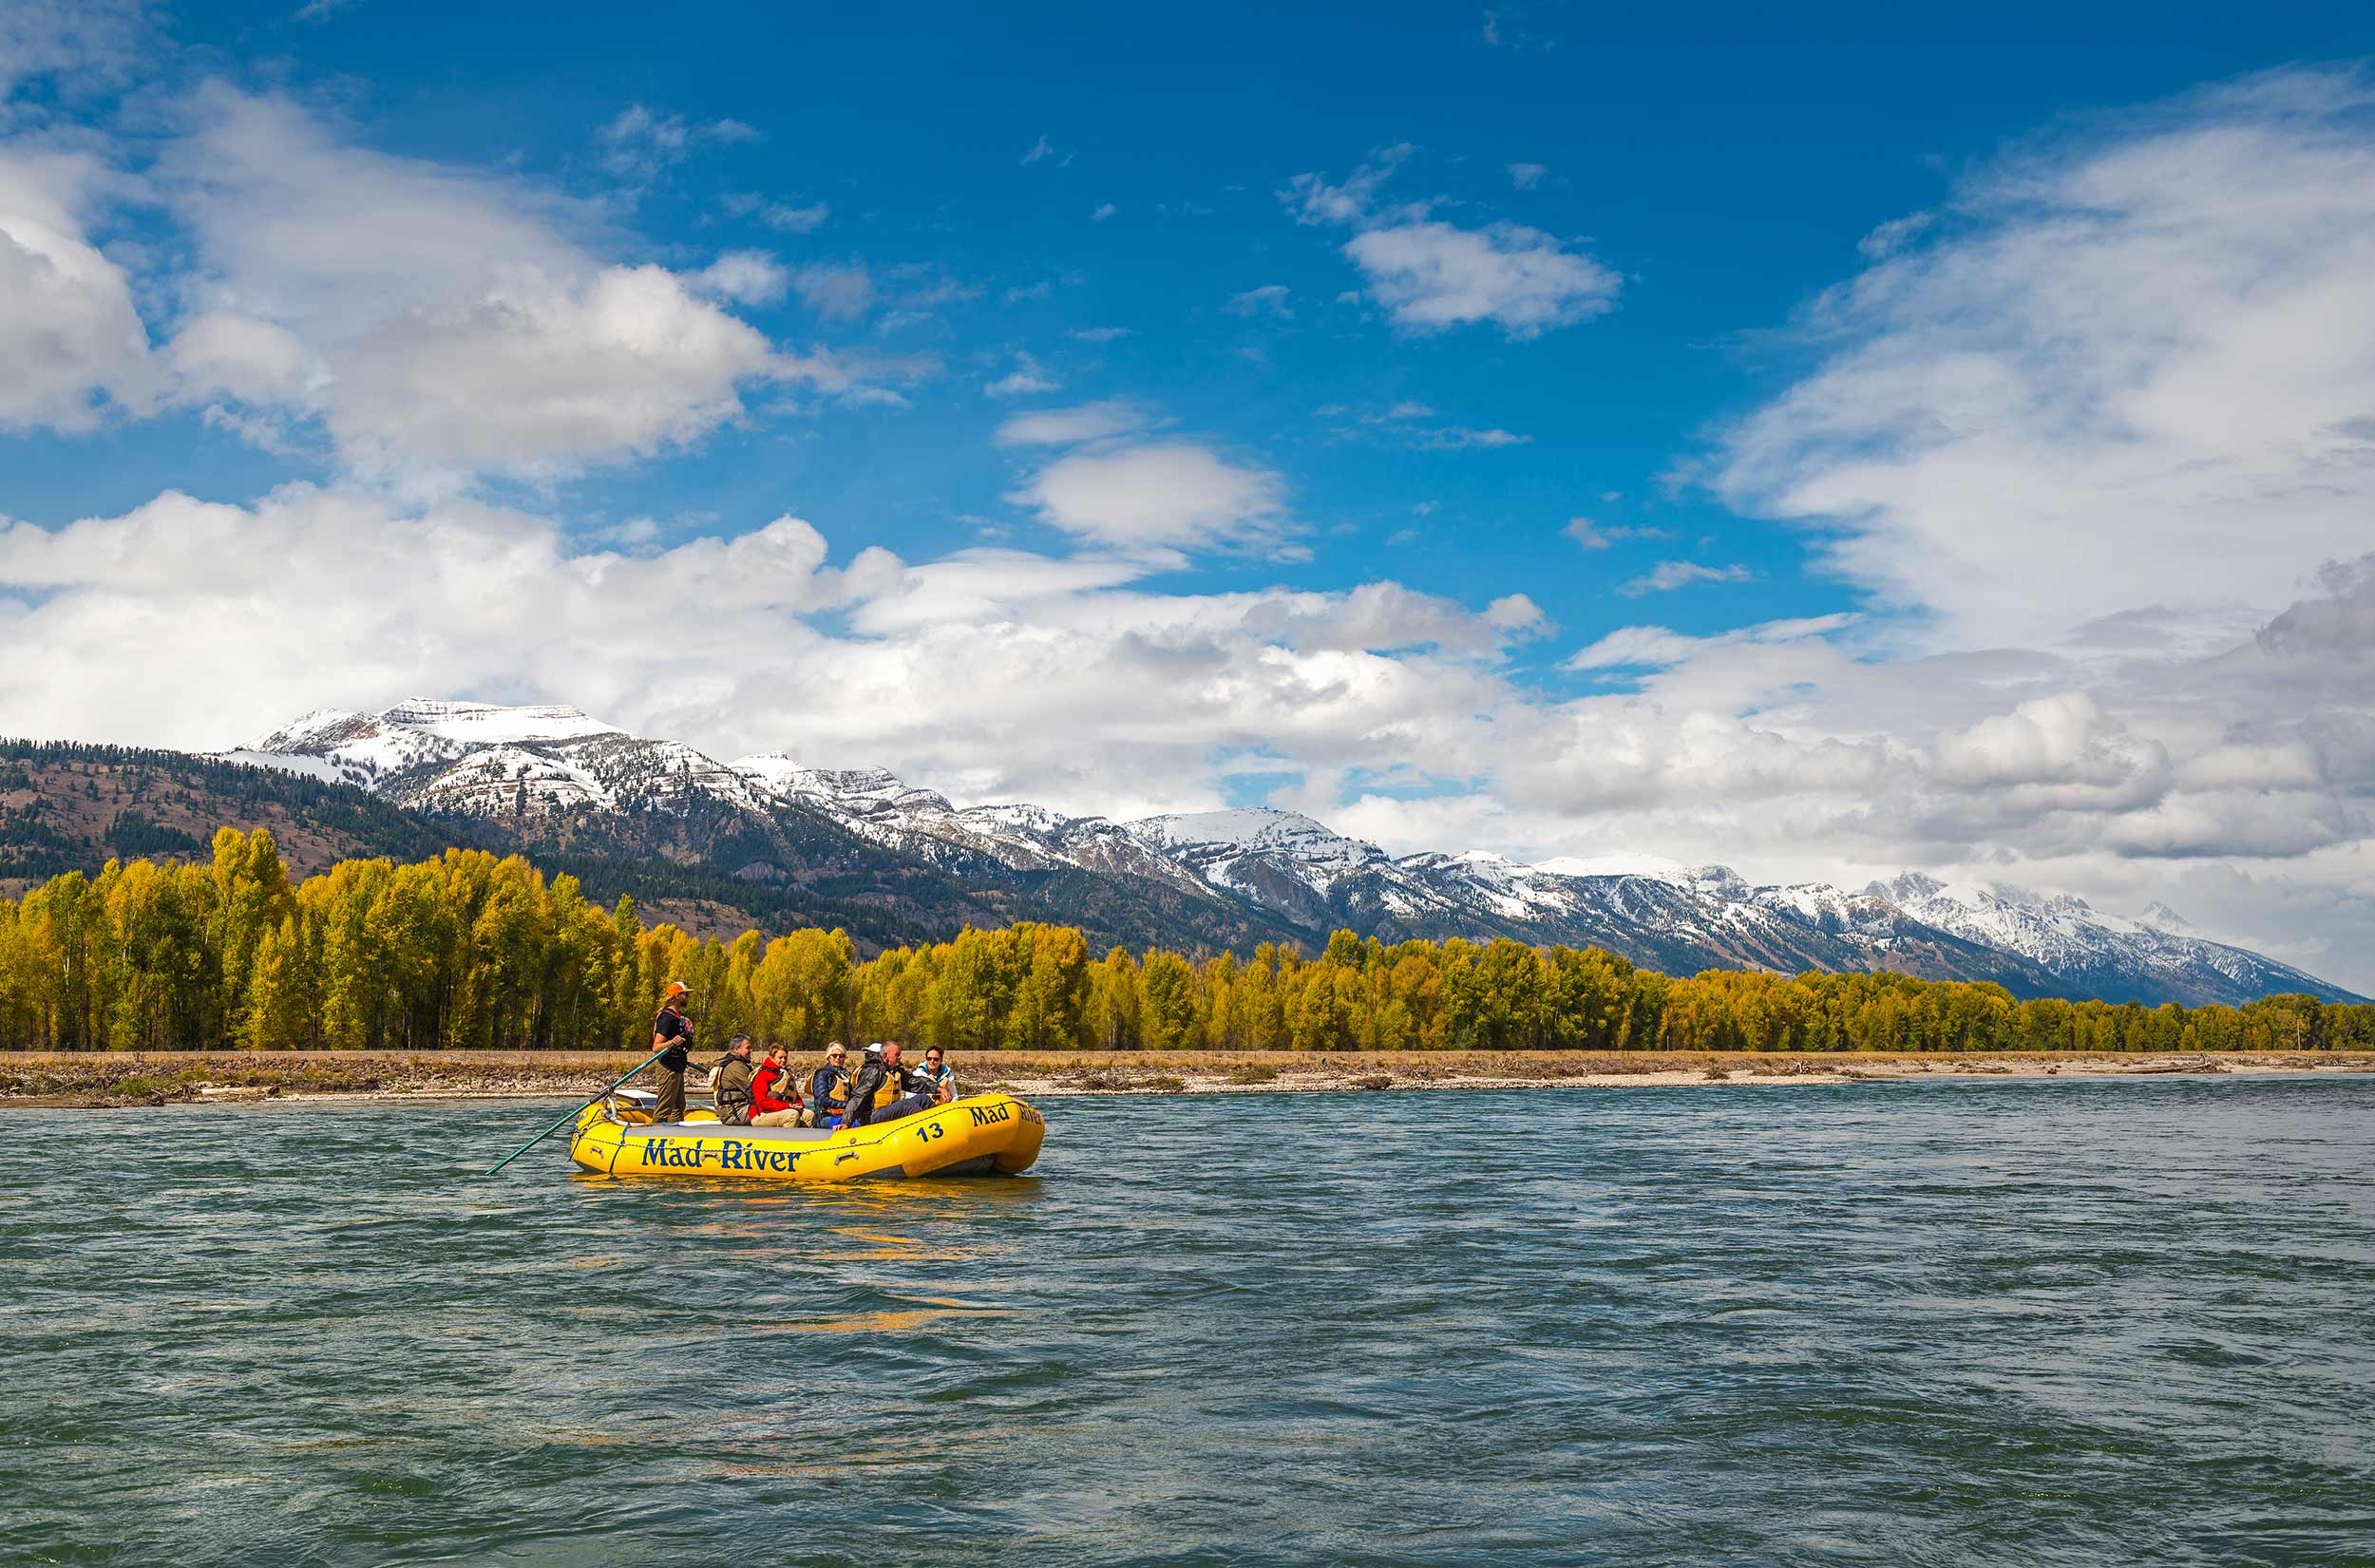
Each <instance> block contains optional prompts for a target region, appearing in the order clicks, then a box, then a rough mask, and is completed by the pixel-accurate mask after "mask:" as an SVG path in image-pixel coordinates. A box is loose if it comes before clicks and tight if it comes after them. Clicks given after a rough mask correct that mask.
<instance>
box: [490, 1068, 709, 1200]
mask: <svg viewBox="0 0 2375 1568" xmlns="http://www.w3.org/2000/svg"><path fill="white" fill-rule="evenodd" d="M669 1050H670V1047H669V1046H662V1047H660V1048H659V1049H657V1050H656V1051H654V1052H652V1054H651V1055H649V1056H646V1057H645V1058H643V1060H642V1061H640V1062H637V1064H636V1065H635V1066H634V1067H630V1068H629V1069H628V1070H627V1071H625V1072H622V1073H620V1074H619V1075H618V1077H616V1078H614V1079H612V1080H611V1081H610V1082H609V1083H608V1084H606V1085H604V1086H603V1087H602V1094H608V1093H609V1092H610V1091H611V1090H612V1089H615V1088H617V1087H618V1086H619V1085H621V1084H623V1083H625V1082H626V1081H627V1080H628V1079H630V1078H632V1077H634V1076H635V1075H636V1074H637V1073H638V1072H641V1071H642V1070H643V1069H644V1068H645V1067H650V1066H651V1065H652V1064H653V1063H655V1062H656V1061H658V1060H659V1059H660V1058H661V1057H663V1056H665V1055H667V1054H668V1052H669ZM602 1094H598V1095H596V1096H595V1097H594V1098H593V1099H592V1100H588V1101H587V1102H586V1103H585V1105H595V1104H597V1103H598V1102H599V1101H600V1099H601V1098H602ZM585 1105H573V1106H571V1107H570V1108H569V1109H568V1110H565V1111H563V1112H561V1120H560V1121H558V1122H555V1123H554V1124H552V1125H551V1126H549V1127H546V1128H545V1129H544V1130H543V1131H542V1132H540V1133H538V1134H537V1135H536V1136H535V1137H533V1138H531V1139H529V1140H528V1141H527V1142H526V1143H523V1144H521V1145H520V1146H519V1147H518V1148H516V1149H513V1150H512V1151H511V1152H510V1153H509V1154H506V1155H504V1157H503V1158H502V1159H501V1160H498V1161H496V1162H494V1163H493V1164H491V1165H489V1166H487V1167H486V1174H487V1175H489V1176H492V1175H494V1174H495V1173H496V1172H497V1171H499V1170H501V1169H503V1168H504V1166H505V1165H508V1164H510V1163H511V1162H513V1161H514V1160H517V1159H519V1158H520V1156H522V1155H523V1154H525V1153H527V1152H528V1150H530V1149H532V1148H534V1147H536V1145H537V1144H539V1143H542V1142H543V1141H544V1140H545V1139H547V1138H550V1137H551V1136H552V1135H553V1134H555V1133H557V1132H559V1131H560V1130H561V1128H562V1127H564V1126H566V1125H568V1124H569V1123H570V1122H572V1121H574V1120H576V1118H577V1114H578V1112H580V1111H581V1110H583V1109H585Z"/></svg>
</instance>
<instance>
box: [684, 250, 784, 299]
mask: <svg viewBox="0 0 2375 1568" xmlns="http://www.w3.org/2000/svg"><path fill="white" fill-rule="evenodd" d="M693 285H694V287H696V288H698V289H699V290H700V291H701V292H702V293H709V294H715V295H716V296H717V297H718V298H720V299H731V300H733V301H735V302H736V303H738V304H743V305H772V304H773V303H775V301H777V300H779V299H781V298H783V297H784V293H785V292H786V291H787V290H788V289H789V288H790V287H791V274H790V273H788V272H787V271H786V270H785V268H784V264H783V263H782V262H780V261H778V260H776V259H775V258H774V257H773V256H771V255H768V254H767V253H766V252H765V251H728V252H727V253H726V254H725V255H721V256H719V257H718V258H717V259H716V260H715V261H712V262H711V263H710V264H709V265H708V266H706V267H704V268H702V269H701V270H700V271H699V272H697V273H695V274H693Z"/></svg>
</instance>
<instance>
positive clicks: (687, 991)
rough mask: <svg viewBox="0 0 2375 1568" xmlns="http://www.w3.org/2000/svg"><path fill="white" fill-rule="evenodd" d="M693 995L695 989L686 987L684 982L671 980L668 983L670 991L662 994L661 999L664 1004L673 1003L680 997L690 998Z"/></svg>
mask: <svg viewBox="0 0 2375 1568" xmlns="http://www.w3.org/2000/svg"><path fill="white" fill-rule="evenodd" d="M692 994H693V988H692V987H691V986H688V985H686V984H685V983H684V982H683V981H682V980H671V981H669V982H668V989H667V990H666V991H664V992H660V997H659V999H660V1000H661V1001H663V1002H667V1001H673V1000H675V998H676V997H679V996H690V995H692Z"/></svg>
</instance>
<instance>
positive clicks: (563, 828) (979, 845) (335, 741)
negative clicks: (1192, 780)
mask: <svg viewBox="0 0 2375 1568" xmlns="http://www.w3.org/2000/svg"><path fill="white" fill-rule="evenodd" d="M222 755H224V756H226V757H228V758H232V759H236V760H238V761H242V762H248V763H251V764H254V765H260V766H266V767H276V768H281V769H284V770H287V771H292V772H300V773H308V774H311V775H314V776H315V777H322V778H330V779H335V780H337V781H339V782H344V783H349V784H353V785H355V786H356V787H359V788H363V789H366V790H369V791H371V793H373V794H376V795H379V796H381V797H383V798H386V799H390V800H392V801H394V802H396V803H399V804H402V805H404V806H406V807H407V808H408V809H411V810H414V811H418V812H422V813H425V814H428V815H430V816H432V817H437V818H443V819H448V820H460V821H476V822H487V823H504V824H507V825H506V827H505V831H507V832H509V833H511V834H513V835H514V836H517V837H519V838H521V839H523V841H526V842H528V843H530V844H543V843H546V842H548V841H549V842H550V843H552V844H553V845H555V846H557V847H561V848H564V849H565V848H567V847H569V846H570V845H571V844H572V843H573V842H578V841H592V842H602V843H610V842H617V843H620V844H623V843H626V842H630V841H653V842H657V843H659V844H661V845H663V846H669V845H674V846H675V850H676V852H677V853H679V854H692V853H693V850H692V849H691V848H690V847H689V846H690V845H691V842H692V841H693V840H694V839H697V838H699V837H700V834H699V833H698V832H694V831H693V830H692V828H691V824H693V823H694V822H707V823H709V828H708V829H706V830H705V831H709V832H710V834H711V837H710V839H709V840H707V842H710V843H712V845H719V844H722V845H723V848H724V852H725V858H726V859H732V858H733V856H735V855H737V854H747V856H748V859H747V860H743V861H742V862H741V863H739V864H736V865H733V866H731V867H726V868H725V869H728V870H729V871H730V872H731V875H733V876H736V877H738V878H746V879H756V880H765V879H767V878H769V877H770V876H772V875H776V874H779V873H780V872H781V863H780V862H781V860H782V859H783V857H784V855H785V853H786V851H785V850H784V848H783V845H782V842H781V841H783V840H784V839H785V837H786V836H787V835H788V834H794V833H795V830H798V831H804V832H806V833H807V834H809V835H811V836H813V835H817V834H821V833H823V832H824V831H825V830H826V828H827V827H829V828H830V829H831V830H833V831H834V832H837V833H838V834H840V835H844V836H845V837H846V839H847V840H848V841H851V842H852V843H855V844H863V845H868V846H871V847H872V848H873V849H874V850H877V851H880V852H882V853H883V854H884V855H886V856H890V857H895V858H897V860H898V862H899V863H901V864H902V865H903V864H911V865H913V866H915V867H918V868H921V875H924V876H926V877H937V878H943V879H945V881H946V882H947V883H948V885H949V886H950V888H951V889H952V890H953V891H952V893H951V895H950V896H951V897H959V898H961V899H964V900H966V901H970V900H971V899H973V898H974V897H986V896H991V895H995V896H996V897H999V898H1003V899H1004V900H1005V901H1006V902H1007V903H1008V904H1010V905H1011V904H1013V903H1014V902H1016V900H1020V901H1022V902H1025V903H1030V904H1047V903H1049V902H1050V901H1051V900H1052V905H1053V907H1054V911H1055V913H1056V915H1057V916H1058V917H1060V916H1062V915H1063V914H1064V912H1065V911H1066V910H1067V909H1068V908H1072V907H1077V906H1083V905H1102V906H1104V907H1105V908H1106V909H1107V911H1108V915H1107V919H1108V922H1109V929H1111V930H1112V932H1113V933H1115V934H1116V935H1119V934H1121V933H1124V932H1135V931H1138V930H1140V929H1141V928H1142V927H1143V926H1144V925H1145V923H1146V922H1148V921H1159V922H1160V923H1162V924H1165V925H1167V926H1168V925H1175V924H1177V923H1178V922H1180V921H1183V920H1184V921H1186V922H1187V923H1188V925H1189V926H1190V927H1194V928H1198V929H1207V928H1208V929H1210V930H1212V931H1214V932H1216V933H1217V932H1219V931H1221V930H1224V929H1234V930H1238V931H1239V932H1240V934H1241V935H1248V934H1251V933H1253V932H1262V931H1266V932H1267V933H1268V934H1269V935H1270V936H1271V937H1273V938H1278V937H1285V938H1287V939H1295V940H1300V941H1303V942H1316V941H1320V940H1324V938H1325V935H1326V933H1327V932H1328V931H1330V930H1333V929H1337V928H1339V927H1344V928H1349V929H1351V930H1354V931H1356V932H1359V933H1360V934H1361V935H1364V936H1366V935H1376V936H1378V937H1380V938H1382V939H1386V940H1397V939H1401V938H1403V937H1416V936H1427V937H1441V936H1449V935H1460V936H1468V937H1471V938H1474V939H1479V940H1482V939H1490V938H1492V937H1495V936H1511V937H1514V938H1516V939H1520V940H1526V941H1530V942H1566V943H1568V944H1570V945H1577V946H1583V945H1594V946H1600V947H1604V948H1606V949H1608V950H1609V951H1611V952H1616V953H1621V954H1625V956H1627V957H1630V958H1632V959H1634V960H1635V961H1636V962H1641V963H1646V964H1652V965H1654V966H1655V967H1659V968H1662V969H1666V970H1669V971H1674V972H1681V973H1688V972H1690V971H1692V970H1695V969H1700V968H1708V967H1738V966H1743V965H1745V966H1752V967H1759V968H1767V969H1775V970H1779V971H1782V972H1785V973H1794V972H1796V971H1797V970H1800V969H1807V968H1815V969H1833V970H1873V969H1899V970H1905V971H1907V972H1909V973H1917V974H1922V975H1925V976H1927V977H1929V978H1936V979H1961V980H1992V981H1995V982H1997V983H1999V984H2002V985H2004V986H2005V987H2006V988H2007V989H2008V990H2010V991H2012V992H2014V993H2015V994H2016V995H2024V996H2027V995H2079V996H2100V997H2103V998H2104V999H2106V1000H2112V1001H2129V1000H2136V1001H2149V1002H2160V1001H2175V1002H2181V1003H2187V1004H2198V1003H2202V1002H2240V1001H2246V1000H2251V999H2252V998H2255V997H2256V996H2258V995H2262V994H2266V993H2268V992H2274V991H2301V992H2308V993H2309V994H2312V995H2317V996H2320V997H2323V998H2325V999H2327V1000H2341V1001H2347V1000H2357V999H2358V998H2357V997H2355V996H2354V994H2353V993H2351V992H2347V991H2346V990H2344V989H2342V988H2340V987H2337V986H2333V985H2330V984H2328V982H2325V981H2322V980H2319V979H2318V978H2316V977H2315V976H2312V975H2309V974H2308V973H2304V972H2302V971H2300V970H2298V969H2295V968H2293V967H2292V966H2290V965H2286V964H2282V963H2280V962H2278V961H2276V960H2274V959H2271V958H2267V957H2265V956H2263V955H2261V954H2255V953H2252V952H2251V951H2250V950H2248V949H2243V948H2238V947H2233V946H2231V945H2228V944H2223V943H2217V942H2213V941H2209V940H2207V939H2206V938H2202V937H2200V936H2197V935H2192V934H2190V933H2189V932H2186V931H2183V930H2180V929H2179V928H2180V927H2181V926H2182V924H2183V922H2182V921H2180V920H2177V919H2176V918H2175V917H2174V916H2171V915H2170V913H2169V912H2168V911H2166V910H2164V909H2159V908H2156V910H2154V911H2151V912H2148V915H2149V916H2155V917H2157V918H2148V919H2146V920H2127V919H2123V918H2121V917H2119V916H2101V915H2099V914H2097V913H2096V912H2095V911H2093V910H2092V909H2091V908H2089V907H2088V906H2087V905H2086V904H2085V902H2084V900H2082V899H2078V898H2075V897H2072V896H2070V895H2066V894H2044V893H2038V892H2035V891H2032V890H2029V889H2024V888H2017V887H2010V886H2008V885H2005V884H1987V885H1985V886H1979V885H1969V884H1953V883H1947V882H1943V881H1940V880H1938V879H1937V878H1930V877H1928V876H1926V875H1925V874H1922V873H1919V872H1909V873H1906V874H1904V875H1902V876H1899V877H1897V878H1891V879H1890V880H1887V881H1879V880H1875V881H1872V882H1871V883H1869V884H1867V885H1866V886H1865V887H1864V888H1863V889H1861V890H1858V891H1849V890H1846V889H1842V888H1839V887H1835V886H1833V885H1831V884H1828V883H1822V882H1809V883H1800V884H1792V885H1782V884H1775V885H1765V886H1759V885H1756V884H1752V883H1750V882H1749V881H1748V880H1747V879H1746V878H1741V877H1740V876H1739V874H1738V873H1737V872H1735V871H1733V870H1732V869H1731V868H1729V867H1726V866H1721V865H1707V866H1700V867H1695V868H1694V867H1684V866H1682V865H1681V864H1680V863H1679V862H1674V861H1669V860H1661V859H1658V858H1655V857H1638V858H1625V860H1617V861H1610V860H1606V859H1602V860H1591V859H1583V860H1579V859H1577V858H1574V857H1562V858H1559V859H1556V860H1549V861H1544V862H1541V863H1538V864H1528V863H1525V862H1520V861H1515V860H1508V859H1506V858H1504V857H1501V856H1498V855H1495V854H1492V853H1491V852H1489V851H1481V850H1470V851H1465V852H1461V853H1445V852H1438V851H1420V852H1417V853H1415V854H1412V855H1406V856H1401V857H1395V856H1391V855H1389V854H1387V853H1386V852H1385V851H1384V850H1383V849H1381V848H1379V847H1378V846H1377V845H1375V844H1370V843H1367V842H1365V841H1360V840H1357V839H1351V838H1347V837H1345V836H1344V835H1341V834H1339V833H1337V832H1335V831H1334V830H1333V829H1331V828H1329V827H1328V826H1327V825H1326V824H1324V823H1322V822H1318V821H1316V820H1315V819H1312V818H1310V817H1307V816H1304V815H1302V814H1301V813H1298V812H1291V811H1284V810H1279V809H1275V808H1270V807H1240V808H1232V809H1226V810H1220V811H1205V812H1182V813H1170V814H1164V815H1158V816H1153V817H1148V818H1142V819H1138V820H1135V821H1132V822H1116V821H1114V820H1112V819H1111V818H1106V817H1101V816H1087V817H1073V816H1070V815H1067V814H1065V813H1062V812H1058V811H1054V810H1053V809H1051V808H1048V807H1044V806H1038V805H1034V804H1030V803H1000V804H978V805H970V806H959V805H957V804H956V803H953V802H952V801H950V800H949V799H948V797H946V796H944V795H942V794H940V793H939V792H937V791H934V790H930V789H924V788H921V787H918V786H914V785H910V784H907V783H905V782H904V781H903V780H902V779H900V778H899V777H898V776H897V775H895V774H893V773H891V772H890V771H889V770H887V769H884V768H880V767H869V768H845V769H832V768H817V767H811V766H808V765H805V764H802V763H800V762H799V761H798V760H797V759H796V758H795V757H794V756H792V755H790V754H789V753H787V752H780V751H779V752H758V753H752V754H750V755H747V756H743V757H740V758H737V759H735V760H734V761H733V762H731V763H720V762H717V761H716V760H714V759H712V758H711V757H709V756H707V755H705V754H703V753H701V752H699V751H697V750H695V749H694V748H693V747H691V746H685V745H683V744H682V743H679V742H675V741H666V740H651V739H646V738H643V737H639V736H636V735H633V734H630V733H629V732H627V731H624V730H621V729H618V728H617V727H613V726H609V725H606V724H604V723H602V722H601V721H599V720H597V719H594V718H592V717H591V716H589V715H587V714H585V713H583V712H582V711H580V709H578V708H570V707H566V706H563V705H539V706H533V707H505V706H503V705H497V704H485V703H466V702H453V701H447V700H444V699H435V698H409V699H407V700H406V701H404V702H401V703H398V704H396V705H394V706H393V707H391V708H387V709H384V710H382V711H381V712H378V713H375V714H373V713H355V712H348V711H345V710H340V709H321V710H317V711H315V712H314V713H310V714H307V715H304V716H303V717H302V718H300V719H298V720H296V721H294V722H293V723H292V724H290V725H288V726H284V727H282V728H280V729H278V730H276V731H274V732H272V733H271V734H269V735H266V736H263V737H260V738H258V739H257V741H256V742H254V743H251V744H250V745H248V746H240V747H237V748H234V749H233V750H231V751H228V752H226V753H222ZM676 824H683V827H684V830H683V831H677V830H675V829H676ZM719 824H730V825H731V828H732V831H731V832H728V833H724V834H720V833H718V832H717V831H716V829H717V828H718V825H719ZM811 847H814V846H813V845H812V846H811ZM707 858H708V859H710V860H712V863H717V864H721V865H722V864H723V862H722V861H721V860H717V859H716V857H715V855H714V854H710V855H709V856H708V857H707ZM860 858H862V857H860ZM868 874H869V875H872V874H880V868H879V867H878V868H876V871H875V872H873V873H868ZM1051 890H1052V891H1051ZM1157 912H1159V914H1158V913H1157ZM1018 917H1019V916H1018ZM1222 945H1226V942H1224V943H1223V944H1222Z"/></svg>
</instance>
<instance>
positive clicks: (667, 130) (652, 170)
mask: <svg viewBox="0 0 2375 1568" xmlns="http://www.w3.org/2000/svg"><path fill="white" fill-rule="evenodd" d="M764 140H765V138H764V137H762V136H761V135H760V134H759V132H758V130H757V128H756V127H754V126H750V125H746V124H744V123H742V122H741V121H739V120H709V121H693V120H687V119H686V118H685V117H684V116H683V115H681V114H659V113H656V111H654V110H652V109H650V108H647V107H646V106H644V105H643V104H628V105H627V106H626V107H625V108H623V109H621V110H619V111H618V115H617V116H616V117H615V118H613V119H612V120H610V121H609V122H608V123H605V124H603V125H602V127H601V128H600V129H599V131H597V132H596V133H595V141H596V142H598V143H599V145H600V146H601V148H602V164H603V166H604V167H605V168H607V169H609V170H610V172H611V173H613V174H615V175H618V176H620V177H621V178H624V179H633V180H637V181H638V182H643V183H649V182H650V181H651V180H653V179H656V178H657V177H658V175H659V174H660V172H661V171H662V170H664V169H666V168H668V167H669V166H670V165H672V164H675V163H679V162H682V161H684V160H685V159H686V158H687V157H689V156H690V155H691V154H692V153H693V150H694V149H695V148H698V147H702V146H731V145H732V144H734V143H736V142H759V141H764Z"/></svg>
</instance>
